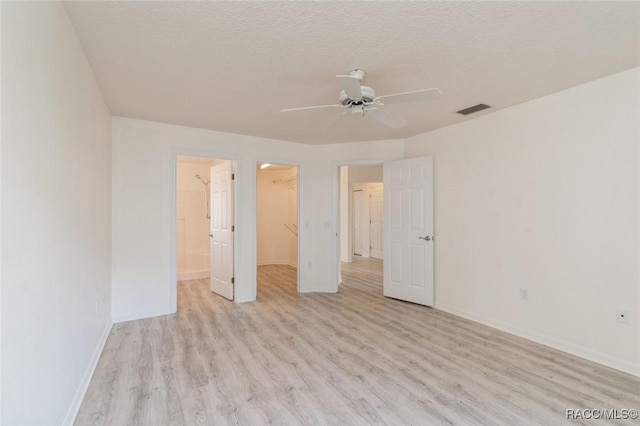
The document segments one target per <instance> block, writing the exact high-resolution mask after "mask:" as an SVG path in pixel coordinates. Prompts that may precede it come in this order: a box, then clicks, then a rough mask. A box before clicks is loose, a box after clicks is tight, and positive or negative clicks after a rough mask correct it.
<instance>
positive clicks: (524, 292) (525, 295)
mask: <svg viewBox="0 0 640 426" xmlns="http://www.w3.org/2000/svg"><path fill="white" fill-rule="evenodd" d="M520 300H524V301H525V302H526V301H529V289H528V288H521V289H520Z"/></svg>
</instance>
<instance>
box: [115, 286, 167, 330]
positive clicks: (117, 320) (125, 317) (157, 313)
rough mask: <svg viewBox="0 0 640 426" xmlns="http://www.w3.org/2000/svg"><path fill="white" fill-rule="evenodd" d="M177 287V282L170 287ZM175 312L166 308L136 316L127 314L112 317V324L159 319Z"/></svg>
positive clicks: (140, 313)
mask: <svg viewBox="0 0 640 426" xmlns="http://www.w3.org/2000/svg"><path fill="white" fill-rule="evenodd" d="M177 286H178V282H177V281H176V285H175V286H172V287H176V288H177ZM175 313H176V311H172V310H171V308H170V307H166V308H164V309H159V310H157V311H147V312H139V313H136V314H129V315H121V316H116V317H113V323H114V324H118V323H121V322H127V321H134V320H139V319H146V318H153V317H159V316H162V315H171V314H175Z"/></svg>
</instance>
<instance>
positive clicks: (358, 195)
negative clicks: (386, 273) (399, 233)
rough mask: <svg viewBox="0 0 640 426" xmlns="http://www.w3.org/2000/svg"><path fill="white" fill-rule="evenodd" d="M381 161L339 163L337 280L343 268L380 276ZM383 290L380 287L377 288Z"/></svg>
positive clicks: (381, 253) (382, 251)
mask: <svg viewBox="0 0 640 426" xmlns="http://www.w3.org/2000/svg"><path fill="white" fill-rule="evenodd" d="M382 181H383V170H382V164H373V165H348V166H340V167H339V177H338V187H339V202H338V211H339V212H338V217H339V223H340V232H339V269H338V270H339V271H340V273H339V280H338V282H342V280H343V278H344V276H343V273H342V272H343V269H345V268H346V270H352V269H354V268H355V269H357V270H367V271H370V272H375V274H376V275H379V276H380V277H382V266H383V265H382V261H383V258H384V248H383V247H384V226H383V220H384V191H383V182H382ZM380 293H382V289H380Z"/></svg>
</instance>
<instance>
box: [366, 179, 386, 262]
mask: <svg viewBox="0 0 640 426" xmlns="http://www.w3.org/2000/svg"><path fill="white" fill-rule="evenodd" d="M382 188H383V185H382V184H379V183H372V184H371V185H370V193H369V232H370V233H371V236H370V239H369V241H370V246H371V257H375V258H376V259H382V253H383V251H384V250H383V247H382V244H383V237H382V235H383V226H384V225H383V222H382V218H383V217H384V215H383V208H382V206H383V205H384V203H383V202H382V200H383V191H382Z"/></svg>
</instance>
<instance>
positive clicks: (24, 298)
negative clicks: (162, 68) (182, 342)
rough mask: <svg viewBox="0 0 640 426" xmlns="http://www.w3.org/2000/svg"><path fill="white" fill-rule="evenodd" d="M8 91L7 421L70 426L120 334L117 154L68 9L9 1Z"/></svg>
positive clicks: (5, 26)
mask: <svg viewBox="0 0 640 426" xmlns="http://www.w3.org/2000/svg"><path fill="white" fill-rule="evenodd" d="M2 89H3V90H2V104H3V116H2V124H3V126H2V157H3V158H2V159H3V163H2V196H3V203H2V230H3V235H2V261H1V263H2V367H1V368H2V397H3V400H2V422H3V424H5V425H58V424H63V423H65V424H67V423H69V424H70V423H71V422H72V421H73V418H74V417H75V414H76V412H77V409H78V407H79V404H80V402H81V398H82V396H83V394H84V391H85V389H86V386H87V385H88V383H89V380H90V377H91V374H92V371H93V368H94V366H95V363H96V362H97V359H98V356H99V355H100V351H101V349H102V345H103V343H104V340H105V339H106V337H107V334H108V331H109V329H110V325H111V319H110V311H111V302H110V296H111V289H110V264H111V259H110V245H111V227H110V213H111V208H110V194H111V155H110V142H109V139H110V134H109V132H110V130H109V129H110V115H109V111H108V109H107V107H106V105H105V103H104V101H103V98H102V95H101V93H100V90H99V89H98V86H97V84H96V82H95V79H94V76H93V74H92V71H91V69H90V67H89V64H88V63H87V61H86V59H85V56H84V53H83V51H82V48H81V47H80V44H79V43H78V40H77V39H76V36H75V33H74V31H73V28H72V26H71V24H70V22H69V20H68V19H67V15H66V13H65V11H64V8H63V6H62V4H61V3H57V2H56V3H46V2H41V3H28V2H16V3H9V2H4V3H3V4H2Z"/></svg>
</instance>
